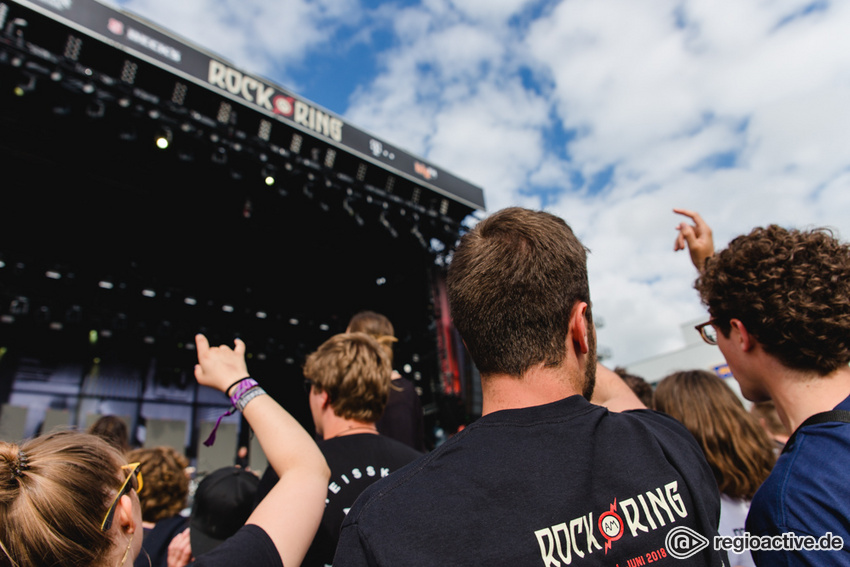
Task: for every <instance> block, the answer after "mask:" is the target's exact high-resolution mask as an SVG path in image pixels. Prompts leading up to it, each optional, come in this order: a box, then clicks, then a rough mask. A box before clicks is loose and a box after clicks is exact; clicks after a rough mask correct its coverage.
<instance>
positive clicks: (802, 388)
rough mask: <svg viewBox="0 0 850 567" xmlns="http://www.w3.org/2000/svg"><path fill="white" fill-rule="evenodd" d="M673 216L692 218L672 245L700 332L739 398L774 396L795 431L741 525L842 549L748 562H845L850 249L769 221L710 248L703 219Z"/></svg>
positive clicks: (849, 552) (849, 536) (783, 553)
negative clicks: (704, 312)
mask: <svg viewBox="0 0 850 567" xmlns="http://www.w3.org/2000/svg"><path fill="white" fill-rule="evenodd" d="M675 212H678V213H680V214H683V215H685V216H688V217H689V218H690V219H691V220H692V221H693V223H694V224H693V225H691V224H688V223H681V224H680V225H679V227H678V230H679V235H678V237H677V242H676V246H675V249H677V250H678V249H684V248H685V247H687V248H688V249H689V251H690V253H691V259H692V260H693V262H694V264H695V265H696V266H697V268H698V269H701V273H700V275H699V277H698V278H697V280H696V284H695V287H696V289H697V290H698V291H699V294H700V297H701V299H702V302H703V303H704V304H705V305H706V306H707V307H708V311H709V314H710V316H711V318H710V320H709V321H708V322H707V323H706V324H704V325H701V326H700V327H701V328H702V329H703V331H705V330H706V328H707V327H710V328H711V329H713V330H714V332H708V333H706V332H703V338H704V339H706V340H707V342H710V343H712V344H717V346H718V347H719V348H720V351H721V352H722V353H723V356H724V357H725V358H726V362H727V363H728V364H729V369H730V370H731V372H732V374H733V375H734V376H735V379H736V380H737V381H738V383H739V384H740V386H741V392H742V393H743V395H744V397H746V398H747V399H748V400H751V401H753V402H760V401H764V400H770V399H772V400H773V401H774V404H775V405H776V409H777V413H778V415H779V417H780V419H781V420H782V422H783V424H784V425H785V426H786V428H787V429H788V431H790V432H793V434H792V437H791V439H789V441H788V443H787V444H786V447H785V449H784V451H783V453H782V455H781V456H780V457H779V459H778V460H777V463H776V466H775V467H774V469H773V472H772V473H771V475H770V476H769V477H768V479H767V480H766V481H765V482H764V484H762V486H761V488H760V489H759V490H758V492H756V494H755V497H754V498H753V501H752V504H751V506H750V513H749V515H748V517H747V524H746V525H747V531H748V532H749V533H750V534H752V535H756V536H782V535H783V534H786V533H793V534H794V535H796V536H801V537H804V536H811V538H813V539H815V540H817V539H819V538H821V537H822V536H824V535H826V534H827V533H828V534H830V535H831V536H832V537H831V538H830V539H831V541H830V547H831V548H832V547H840V548H841V549H840V550H829V551H825V550H810V549H801V550H791V549H787V548H788V547H789V546H788V545H783V547H784V549H782V550H764V549H761V550H755V549H754V550H753V558H754V559H755V561H756V564H757V565H771V566H773V565H780V566H781V565H847V564H850V528H848V523H847V518H848V517H850V488H848V484H847V482H846V474H847V469H848V467H850V423H847V422H846V420H847V418H848V416H850V413H842V412H850V367H848V362H850V245H848V244H845V243H842V242H840V241H839V240H838V239H837V238H835V237H834V235H833V234H832V232H831V231H829V230H828V229H823V228H819V229H813V230H805V231H803V230H789V229H785V228H782V227H779V226H776V225H771V226H768V227H766V228H756V229H754V230H752V231H751V232H750V233H749V234H747V235H743V236H739V237H737V238H735V239H733V240H732V241H731V242H730V243H729V246H728V247H727V248H726V249H725V250H723V251H721V252H719V253H717V254H714V243H713V239H712V234H711V229H710V228H709V226H708V225H707V224H706V222H705V221H704V220H703V219H702V218H701V217H700V216H699V215H698V214H697V213H695V212H692V211H686V210H681V209H678V210H676V211H675ZM786 537H787V536H786ZM839 539H840V540H841V541H840V542H839V541H838V540H839ZM789 541H790V539H789ZM794 541H795V542H798V541H799V542H802V539H799V540H796V539H795V540H794ZM811 541H812V539H809V543H810V542H811ZM823 543H826V541H825V540H824V541H823ZM838 543H841V545H840V546H839V545H838ZM794 547H797V545H796V543H795V545H794ZM806 547H810V546H806Z"/></svg>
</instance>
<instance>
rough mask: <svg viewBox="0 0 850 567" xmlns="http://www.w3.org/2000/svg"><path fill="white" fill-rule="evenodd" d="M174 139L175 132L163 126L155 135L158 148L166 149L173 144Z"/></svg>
mask: <svg viewBox="0 0 850 567" xmlns="http://www.w3.org/2000/svg"><path fill="white" fill-rule="evenodd" d="M172 139H173V134H172V133H171V128H166V127H165V126H163V127H161V128H159V129H158V130H157V132H156V135H155V136H154V143H155V144H156V147H157V148H159V149H161V150H165V149H168V146H170V145H171V141H172Z"/></svg>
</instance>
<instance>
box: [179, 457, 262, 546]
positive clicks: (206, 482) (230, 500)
mask: <svg viewBox="0 0 850 567" xmlns="http://www.w3.org/2000/svg"><path fill="white" fill-rule="evenodd" d="M259 484H260V479H259V478H257V476H256V475H254V474H253V473H250V472H248V471H246V470H245V469H242V468H239V467H224V468H221V469H218V470H216V471H213V472H212V473H210V474H208V475H207V476H206V477H204V479H203V480H202V481H201V483H200V484H199V485H198V489H197V490H196V491H195V500H194V502H193V504H192V515H191V517H190V518H189V539H190V541H191V544H192V555H194V556H195V557H198V556H199V555H201V554H203V553H206V552H207V551H210V550H212V549H214V548H215V547H216V546H218V545H219V544H221V543H223V542H224V540H226V539H227V538H229V537H230V536H232V535H233V534H235V533H236V532H237V531H238V530H239V528H241V527H242V526H243V525H245V521H246V520H247V519H248V516H250V515H251V512H253V511H254V496H255V495H256V493H257V486H258V485H259Z"/></svg>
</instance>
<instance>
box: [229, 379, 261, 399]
mask: <svg viewBox="0 0 850 567" xmlns="http://www.w3.org/2000/svg"><path fill="white" fill-rule="evenodd" d="M257 386H259V384H257V381H256V380H254V379H253V378H248V379H247V380H242V381H241V382H240V383H239V385H238V386H236V388H234V389H233V394H231V396H230V403H231V404H233V405H234V406H235V405H236V402H237V401H239V398H241V397H242V396H244V395H245V392H247V391H248V390H250V389H251V388H256V387H257Z"/></svg>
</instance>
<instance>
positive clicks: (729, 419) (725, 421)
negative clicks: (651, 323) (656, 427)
mask: <svg viewBox="0 0 850 567" xmlns="http://www.w3.org/2000/svg"><path fill="white" fill-rule="evenodd" d="M655 409H657V410H659V411H663V412H664V413H666V414H668V415H670V416H672V417H674V418H676V419H677V420H678V421H680V422H681V423H682V425H684V426H685V428H686V429H687V430H688V431H690V432H691V434H692V435H693V436H694V437H695V438H696V440H697V443H699V445H700V447H701V448H702V450H703V452H704V453H705V458H706V460H707V461H708V464H709V466H710V467H711V470H712V472H713V473H714V478H715V480H716V481H717V487H718V488H719V489H720V492H722V493H723V494H726V495H727V496H732V497H735V498H743V499H744V500H752V498H753V495H754V494H755V493H756V490H758V487H759V486H761V483H762V482H764V481H765V479H766V478H767V477H768V475H769V474H770V471H771V469H772V468H773V465H774V463H775V462H776V457H775V455H774V452H773V444H772V443H771V441H770V439H769V438H768V436H767V433H766V432H765V431H764V429H763V428H762V427H761V426H760V425H759V424H758V422H757V421H756V420H755V418H754V417H753V416H752V415H750V414H749V413H747V411H746V410H745V409H744V405H743V404H742V403H741V400H740V399H738V396H737V395H735V393H734V392H733V391H732V389H731V388H729V386H727V385H726V383H725V382H724V381H723V380H722V379H721V378H719V377H717V376H716V375H714V374H712V373H711V372H707V371H705V370H691V371H687V372H676V373H674V374H671V375H670V376H667V377H666V378H664V379H663V380H662V381H661V382H659V383H658V386H656V388H655Z"/></svg>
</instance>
